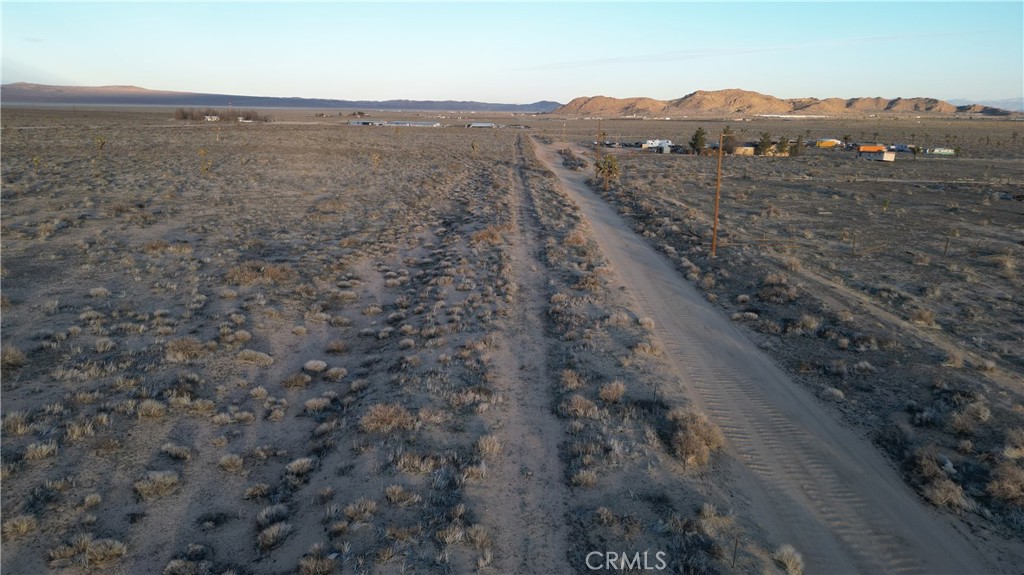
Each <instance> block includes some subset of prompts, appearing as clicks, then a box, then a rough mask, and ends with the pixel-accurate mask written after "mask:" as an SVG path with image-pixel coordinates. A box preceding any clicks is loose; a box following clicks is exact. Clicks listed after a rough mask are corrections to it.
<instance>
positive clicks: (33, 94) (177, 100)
mask: <svg viewBox="0 0 1024 575" xmlns="http://www.w3.org/2000/svg"><path fill="white" fill-rule="evenodd" d="M954 102H955V103H953V102H947V101H943V100H937V99H935V98H894V99H891V100H890V99H886V98H849V99H842V98H826V99H824V100H819V99H817V98H790V99H781V98H776V97H775V96H769V95H767V94H761V93H758V92H751V91H749V90H715V91H703V90H698V91H696V92H693V93H691V94H687V95H686V96H683V97H682V98H678V99H675V100H655V99H652V98H609V97H605V96H593V97H582V98H576V99H574V100H572V101H571V102H569V103H568V104H565V105H562V104H559V103H558V102H552V101H547V100H545V101H540V102H534V103H532V104H494V103H488V102H472V101H457V100H443V101H435V100H384V101H373V100H330V99H324V98H279V97H269V96H240V95H233V94H202V93H196V92H170V91H165V90H148V89H145V88H139V87H136V86H49V85H45V84H29V83H25V82H19V83H15V84H4V85H3V86H0V104H37V105H38V104H54V105H89V104H93V105H133V106H139V105H150V106H179V107H207V106H209V107H211V108H212V107H226V106H233V107H235V108H340V109H353V110H359V109H364V110H389V111H400V110H408V111H437V112H439V111H463V112H517V113H524V114H538V113H552V114H555V115H560V116H603V117H617V116H637V117H644V118H654V117H666V116H669V117H672V116H674V117H679V116H724V117H729V116H732V115H736V114H740V115H745V116H756V115H783V116H786V115H804V116H865V115H871V114H894V115H895V114H919V115H936V116H941V115H955V114H975V115H982V116H1009V115H1016V114H1019V113H1020V111H1021V110H1024V103H1022V102H1021V99H1019V98H1017V99H1011V100H999V101H996V102H974V103H970V102H968V101H966V100H955V101H954Z"/></svg>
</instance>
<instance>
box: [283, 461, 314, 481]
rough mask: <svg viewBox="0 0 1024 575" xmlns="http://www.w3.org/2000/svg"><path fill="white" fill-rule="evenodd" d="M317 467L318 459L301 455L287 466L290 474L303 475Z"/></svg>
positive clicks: (286, 469)
mask: <svg viewBox="0 0 1024 575" xmlns="http://www.w3.org/2000/svg"><path fill="white" fill-rule="evenodd" d="M314 469H316V460H315V459H313V458H312V457H300V458H298V459H296V460H294V461H292V462H291V463H289V464H288V465H286V466H285V471H287V472H288V475H293V476H295V477H302V476H304V475H307V474H308V473H309V472H310V471H313V470H314Z"/></svg>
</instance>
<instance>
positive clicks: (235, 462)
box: [218, 453, 245, 473]
mask: <svg viewBox="0 0 1024 575" xmlns="http://www.w3.org/2000/svg"><path fill="white" fill-rule="evenodd" d="M218 465H220V468H221V469H223V470H224V471H227V472H228V473H238V472H239V471H241V470H242V467H244V465H245V462H244V461H243V460H242V457H241V456H240V455H236V454H234V453H229V454H228V455H225V456H224V457H221V458H220V461H219V462H218Z"/></svg>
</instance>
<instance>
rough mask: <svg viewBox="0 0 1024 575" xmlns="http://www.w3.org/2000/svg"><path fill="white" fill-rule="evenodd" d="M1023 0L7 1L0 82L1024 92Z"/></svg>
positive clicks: (858, 93) (287, 91) (479, 94)
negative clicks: (521, 0) (536, 0)
mask: <svg viewBox="0 0 1024 575" xmlns="http://www.w3.org/2000/svg"><path fill="white" fill-rule="evenodd" d="M1022 21H1024V5H1022V4H1021V3H1020V2H993V3H964V2H960V3H956V2H947V3H917V2H912V3H899V4H893V3H834V2H833V3H809V2H805V3H800V2H798V3H773V2H757V3H732V2H724V3H714V4H704V3H658V4H652V3H615V4H606V3H590V2H581V3H560V4H491V3H460V4H433V3H414V4H398V3H387V4H383V5H382V4H362V3H337V2H330V3H314V4H263V3H244V2H240V3H218V4H199V3H174V4H133V3H127V4H124V3H122V4H97V3H77V4H56V3H31V4H29V3H18V2H4V3H3V72H2V82H3V83H4V84H9V83H15V82H31V83H38V84H53V85H73V86H104V85H132V86H139V87H143V88H147V89H152V90H170V91H181V92H201V93H216V94H240V95H248V96H270V97H301V98H323V99H339V100H397V99H408V100H472V101H481V102H501V103H516V104H526V103H533V102H537V101H540V100H555V101H558V102H562V103H565V102H568V101H570V100H572V99H573V98H576V97H580V96H594V95H603V96H609V97H615V98H629V97H650V98H656V99H660V100H671V99H675V98H679V97H682V96H684V95H686V94H689V93H691V92H693V91H695V90H719V89H727V88H740V89H744V90H751V91H756V92H760V93H764V94H770V95H773V96H777V97H779V98H802V97H815V98H831V97H838V98H854V97H883V98H896V97H902V98H913V97H929V98H939V99H942V100H974V101H992V100H1008V99H1015V98H1021V97H1022V96H1024V31H1022V29H1021V26H1020V24H1021V22H1022Z"/></svg>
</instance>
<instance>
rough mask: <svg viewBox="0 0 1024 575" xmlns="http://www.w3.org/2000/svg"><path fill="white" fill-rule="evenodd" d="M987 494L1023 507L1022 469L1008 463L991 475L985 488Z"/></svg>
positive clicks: (1023, 481) (1023, 474)
mask: <svg viewBox="0 0 1024 575" xmlns="http://www.w3.org/2000/svg"><path fill="white" fill-rule="evenodd" d="M986 490H987V491H988V494H989V495H991V496H992V497H994V498H996V499H1000V500H1002V501H1005V502H1007V503H1010V504H1013V505H1024V469H1022V468H1021V467H1019V466H1018V465H1015V464H1013V463H1011V462H1009V461H1007V462H1004V463H1003V464H1001V465H1000V466H999V467H997V468H996V470H995V472H993V473H992V480H991V481H989V483H988V485H987V486H986Z"/></svg>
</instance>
